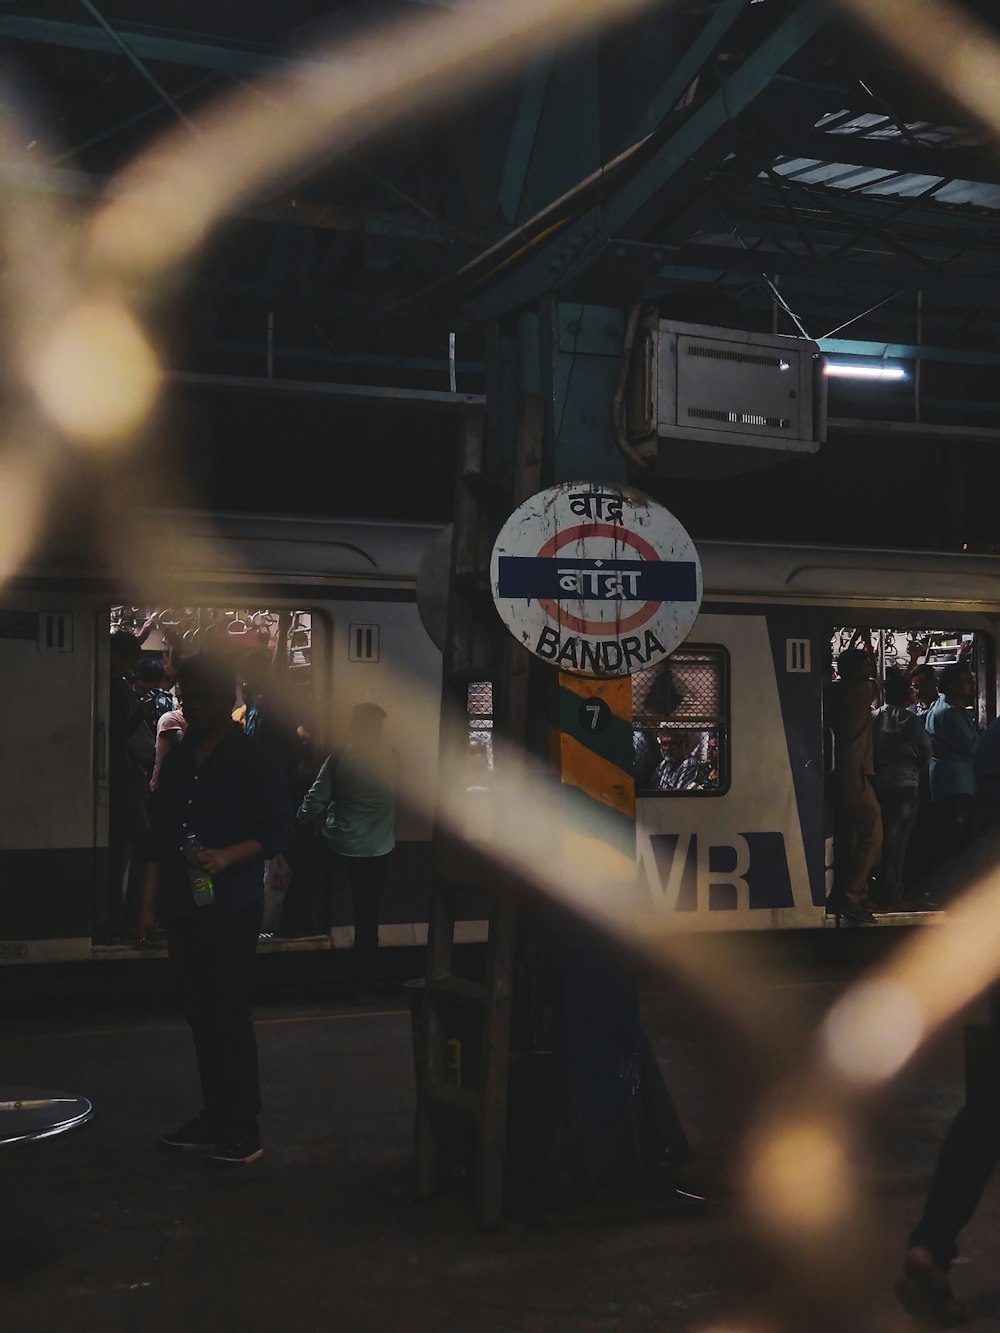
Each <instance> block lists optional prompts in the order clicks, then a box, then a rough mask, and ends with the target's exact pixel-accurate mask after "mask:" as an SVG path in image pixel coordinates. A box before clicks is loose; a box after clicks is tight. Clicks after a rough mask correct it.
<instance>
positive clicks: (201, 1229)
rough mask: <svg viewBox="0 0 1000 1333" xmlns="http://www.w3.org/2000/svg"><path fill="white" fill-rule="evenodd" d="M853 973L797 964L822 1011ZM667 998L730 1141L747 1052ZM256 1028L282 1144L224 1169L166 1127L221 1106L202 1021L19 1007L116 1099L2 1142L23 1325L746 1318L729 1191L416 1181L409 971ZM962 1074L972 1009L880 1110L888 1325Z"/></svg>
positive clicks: (172, 1332)
mask: <svg viewBox="0 0 1000 1333" xmlns="http://www.w3.org/2000/svg"><path fill="white" fill-rule="evenodd" d="M831 994H832V991H831V989H830V987H829V985H828V984H827V983H821V984H819V985H816V984H814V983H812V982H810V981H808V980H805V981H802V980H797V981H791V982H789V983H787V1003H788V1004H789V1005H793V1006H797V1007H800V1008H803V1009H804V1010H809V1009H813V1010H817V1011H818V1010H819V1009H820V1008H821V1007H822V1004H823V1003H824V1002H825V1001H826V1000H827V999H829V997H830V995H831ZM647 1005H648V1012H649V1019H650V1026H651V1029H652V1031H653V1033H654V1040H655V1045H656V1049H657V1054H658V1056H659V1057H660V1058H661V1060H662V1062H663V1065H664V1068H665V1071H666V1073H667V1075H668V1078H669V1080H670V1082H671V1085H672V1087H673V1090H674V1093H675V1095H676V1098H677V1100H678V1103H679V1105H680V1107H681V1110H682V1112H683V1114H684V1117H685V1119H686V1121H687V1124H688V1127H689V1130H690V1133H691V1135H692V1138H693V1139H694V1140H695V1142H696V1144H697V1145H698V1146H699V1148H700V1149H702V1150H703V1151H704V1153H705V1156H706V1158H707V1159H708V1160H710V1161H711V1160H713V1159H720V1158H724V1157H725V1153H726V1149H727V1146H728V1142H729V1141H730V1139H731V1136H732V1135H733V1134H734V1133H735V1132H736V1130H737V1129H738V1120H739V1115H740V1114H741V1110H740V1106H739V1104H738V1103H739V1099H738V1098H734V1096H733V1090H732V1088H727V1087H726V1086H725V1082H726V1076H725V1072H724V1070H725V1065H726V1060H725V1059H724V1058H723V1059H719V1058H709V1057H708V1051H709V1049H710V1047H711V1043H710V1042H707V1041H706V1038H705V1034H704V1033H703V1032H699V1031H697V1030H695V1029H694V1028H687V1029H686V1030H685V1029H684V1028H683V1025H682V1028H681V1029H679V1028H678V1025H677V1024H676V1023H675V1022H674V1021H673V1019H672V1015H673V1016H675V1015H676V1009H675V1006H674V1005H673V1003H665V1002H664V1003H662V1004H661V1003H660V1002H659V1001H658V998H657V996H656V995H653V996H651V997H649V998H648V1000H647ZM258 1035H259V1042H260V1053H261V1071H262V1078H263V1090H264V1099H265V1103H266V1109H265V1114H264V1116H263V1121H262V1124H263V1133H264V1141H265V1149H266V1151H265V1156H264V1158H263V1159H262V1160H261V1161H260V1162H259V1163H257V1164H256V1165H254V1166H251V1167H248V1168H245V1169H238V1170H233V1171H219V1170H215V1169H212V1168H211V1167H210V1166H208V1164H207V1163H205V1162H204V1161H203V1160H197V1159H193V1158H191V1157H188V1156H185V1155H183V1154H170V1153H166V1152H163V1151H160V1150H158V1149H157V1147H156V1137H157V1134H158V1133H159V1132H160V1131H161V1130H163V1129H165V1128H172V1127H174V1126H175V1125H176V1124H179V1123H180V1122H181V1121H183V1120H184V1119H185V1118H186V1117H187V1116H188V1115H189V1114H190V1113H191V1112H192V1111H194V1110H196V1109H197V1099H196V1095H195V1085H194V1067H193V1056H192V1051H191V1045H190V1040H189V1037H188V1033H187V1030H186V1028H185V1027H184V1025H183V1023H182V1022H181V1021H180V1019H179V1018H176V1017H174V1016H173V1014H172V1013H171V1012H165V1013H164V1012H150V1013H146V1014H143V1013H135V1012H134V1011H133V1012H127V1011H126V1008H125V1006H120V1007H119V1008H118V1009H117V1010H115V1011H112V1012H110V1013H104V1014H100V1015H96V1016H95V1015H90V1016H89V1017H86V1018H83V1019H80V1018H74V1016H73V1014H72V1012H70V1011H67V1012H66V1013H64V1014H63V1015H62V1016H58V1017H47V1018H46V1019H44V1020H35V1021H32V1020H18V1021H14V1020H8V1021H7V1022H5V1023H4V1024H3V1025H2V1026H0V1069H2V1071H3V1075H2V1079H3V1081H6V1082H9V1083H17V1084H21V1085H38V1086H46V1087H53V1088H59V1087H61V1088H66V1089H70V1090H74V1091H79V1092H83V1093H85V1094H86V1095H87V1096H89V1097H91V1099H92V1100H93V1102H94V1103H95V1106H96V1108H97V1114H96V1117H95V1119H94V1120H93V1122H92V1123H91V1124H90V1125H89V1126H88V1127H86V1128H85V1129H83V1130H81V1131H79V1132H77V1133H75V1134H72V1135H67V1136H66V1137H65V1138H63V1139H59V1140H52V1141H49V1142H45V1143H40V1144H36V1145H33V1146H31V1147H27V1148H22V1149H9V1150H6V1151H5V1152H4V1153H3V1154H2V1155H0V1181H2V1196H3V1207H2V1213H0V1328H2V1329H3V1330H4V1333H55V1331H59V1333H62V1331H63V1330H65V1331H66V1333H117V1331H118V1330H121V1331H122V1333H161V1331H162V1333H168V1331H169V1333H208V1330H212V1333H312V1331H313V1330H315V1331H316V1333H320V1330H322V1333H329V1331H330V1330H337V1331H338V1333H396V1330H398V1331H399V1333H647V1330H649V1331H650V1333H651V1331H652V1330H685V1333H710V1331H711V1333H721V1330H723V1329H725V1330H726V1333H731V1331H732V1333H735V1331H736V1330H740V1333H742V1329H743V1328H744V1327H745V1325H744V1324H743V1322H742V1321H739V1322H738V1320H739V1301H740V1296H739V1290H740V1286H741V1282H742V1277H741V1271H740V1270H741V1258H740V1256H741V1253H742V1251H741V1242H740V1239H739V1229H738V1223H737V1221H736V1218H735V1216H734V1212H733V1210H732V1208H731V1207H727V1206H726V1205H722V1206H720V1207H716V1208H713V1209H710V1210H707V1211H705V1210H695V1211H689V1210H687V1209H681V1210H680V1211H678V1212H677V1213H676V1214H666V1215H662V1216H656V1217H651V1216H649V1215H647V1216H645V1217H640V1218H628V1217H625V1216H615V1217H609V1216H600V1215H594V1216H584V1217H577V1218H561V1219H548V1220H547V1221H545V1220H542V1219H535V1220H532V1221H530V1222H528V1221H523V1220H522V1221H517V1222H510V1223H508V1224H506V1225H505V1226H504V1227H503V1228H502V1229H500V1230H499V1231H497V1232H495V1233H492V1234H486V1235H484V1234H481V1233H479V1232H477V1230H476V1228H475V1226H474V1224H473V1221H472V1215H471V1209H470V1207H469V1204H468V1201H467V1200H466V1199H465V1198H464V1197H462V1195H461V1193H460V1192H453V1193H448V1194H446V1195H444V1196H442V1197H440V1198H437V1199H435V1200H431V1201H425V1202H417V1201H415V1200H414V1198H413V1194H412V1188H411V1154H412V1122H413V1102H414V1093H413V1072H412V1052H411V1040H410V1022H409V1016H408V1013H407V1011H406V1009H405V1006H404V1005H403V1004H402V1002H401V999H400V998H398V993H397V992H394V991H385V992H383V993H382V994H381V995H380V997H379V1000H378V1002H377V1003H376V1004H374V1005H373V1006H372V1007H371V1008H369V1009H363V1010H355V1009H349V1008H347V1007H345V1006H343V1005H342V1004H338V1003H337V1002H336V1001H334V1000H331V1001H330V1002H328V1003H327V1002H320V1003H312V1004H310V1005H308V1006H302V1005H298V1006H291V1005H287V1004H286V1005H273V1004H272V1005H269V1006H267V1007H263V1008H260V1009H259V1010H258ZM715 1056H716V1057H717V1056H718V1052H717V1051H716V1052H715ZM790 1058H792V1053H791V1052H790ZM720 1066H721V1067H722V1068H721V1069H720ZM961 1077H962V1068H961V1058H960V1039H959V1034H957V1033H952V1034H950V1036H949V1037H948V1038H947V1039H946V1040H944V1041H942V1042H941V1043H940V1044H939V1046H938V1047H937V1048H936V1049H935V1050H934V1051H933V1052H931V1053H930V1054H929V1055H928V1056H927V1057H926V1058H925V1059H924V1060H922V1062H921V1064H920V1066H919V1067H918V1068H917V1069H915V1070H914V1071H913V1072H912V1073H911V1074H910V1075H909V1076H908V1078H907V1079H906V1081H905V1083H904V1085H903V1086H902V1087H901V1088H900V1090H899V1092H898V1094H897V1095H896V1096H895V1098H894V1100H893V1102H892V1104H891V1105H890V1106H889V1107H887V1108H884V1110H883V1112H882V1114H881V1116H880V1119H879V1122H878V1124H877V1125H876V1126H874V1132H875V1155H874V1157H873V1160H872V1164H871V1167H870V1169H869V1172H868V1176H869V1180H870V1185H871V1192H872V1197H873V1201H874V1208H875V1213H876V1218H877V1224H876V1226H875V1227H874V1228H873V1229H872V1231H871V1233H870V1234H871V1236H872V1241H871V1254H870V1259H871V1269H872V1272H871V1276H870V1277H866V1281H867V1282H868V1283H869V1287H870V1300H869V1307H868V1308H869V1317H870V1323H869V1324H867V1325H866V1326H867V1327H871V1328H872V1329H876V1328H877V1329H888V1330H892V1329H897V1328H898V1329H903V1328H906V1327H908V1325H907V1323H906V1321H905V1320H904V1319H903V1318H902V1316H900V1315H898V1314H897V1313H896V1311H895V1308H894V1304H893V1301H892V1298H891V1294H890V1292H891V1284H892V1280H893V1278H894V1276H895V1271H896V1267H897V1265H898V1262H899V1257H900V1254H901V1250H902V1247H903V1244H904V1241H905V1235H906V1230H907V1227H908V1225H909V1224H910V1222H911V1220H912V1218H913V1215H914V1212H915V1210H916V1208H917V1206H918V1203H919V1199H920V1193H921V1183H922V1180H923V1178H924V1176H925V1175H926V1172H927V1170H928V1168H929V1166H930V1164H931V1162H932V1160H933V1155H934V1151H935V1148H936V1144H937V1141H938V1138H939V1136H940V1133H941V1131H942V1129H943V1128H944V1126H945V1124H946V1123H947V1120H948V1119H949V1117H950V1115H951V1114H952V1113H953V1112H954V1110H955V1109H956V1107H957V1106H958V1104H959V1101H960V1097H961ZM720 1108H724V1110H722V1109H720ZM998 1195H1000V1191H994V1193H992V1194H990V1195H989V1196H988V1198H987V1199H986V1200H985V1202H984V1205H983V1207H982V1209H981V1212H980V1216H979V1217H978V1218H977V1219H976V1221H975V1223H974V1224H973V1226H972V1227H971V1228H970V1229H969V1232H968V1233H967V1243H966V1249H965V1258H966V1262H965V1263H964V1264H963V1266H962V1267H961V1268H959V1269H958V1270H957V1277H956V1281H957V1285H958V1286H959V1287H960V1288H962V1289H963V1291H966V1292H972V1293H975V1294H976V1296H977V1299H978V1300H979V1302H980V1309H981V1317H980V1321H979V1322H978V1323H977V1327H983V1328H997V1329H1000V1306H998V1305H997V1300H996V1296H997V1288H998V1265H997V1262H996V1253H997V1248H998V1243H1000V1197H998ZM991 1310H992V1311H993V1312H992V1313H991Z"/></svg>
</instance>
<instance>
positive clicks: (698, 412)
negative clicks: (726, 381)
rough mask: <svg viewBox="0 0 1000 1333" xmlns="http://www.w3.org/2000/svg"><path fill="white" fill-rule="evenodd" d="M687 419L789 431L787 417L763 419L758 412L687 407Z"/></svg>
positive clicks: (789, 423) (789, 424)
mask: <svg viewBox="0 0 1000 1333" xmlns="http://www.w3.org/2000/svg"><path fill="white" fill-rule="evenodd" d="M687 414H688V416H689V417H697V418H698V419H699V420H701V421H725V422H726V424H727V425H733V426H767V427H768V429H769V430H791V428H792V423H791V421H790V420H789V419H788V417H765V416H762V415H761V413H759V412H725V411H723V410H722V409H721V408H717V407H689V408H688V410H687Z"/></svg>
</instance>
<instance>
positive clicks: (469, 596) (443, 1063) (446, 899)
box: [416, 395, 542, 1229]
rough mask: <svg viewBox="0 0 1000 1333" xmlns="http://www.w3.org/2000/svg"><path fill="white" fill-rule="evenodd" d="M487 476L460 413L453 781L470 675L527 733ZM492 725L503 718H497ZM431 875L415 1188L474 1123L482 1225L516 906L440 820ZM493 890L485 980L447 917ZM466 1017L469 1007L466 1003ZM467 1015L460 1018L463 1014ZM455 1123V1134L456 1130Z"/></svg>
mask: <svg viewBox="0 0 1000 1333" xmlns="http://www.w3.org/2000/svg"><path fill="white" fill-rule="evenodd" d="M541 436H542V406H541V401H540V399H539V398H538V397H537V396H535V395H526V396H525V397H524V398H523V399H522V404H521V412H520V417H519V420H518V448H517V462H516V469H515V472H516V479H515V506H516V505H517V504H520V503H521V501H522V499H524V498H526V496H528V495H530V494H533V492H534V491H535V490H537V483H538V472H539V459H540V455H541ZM489 504H490V495H489V492H488V489H487V487H486V486H485V484H484V478H483V422H482V418H481V417H479V416H477V415H473V414H471V413H470V414H469V416H468V417H467V418H466V420H465V422H464V429H463V442H462V451H461V465H460V475H459V479H458V484H457V492H456V504H455V523H454V537H453V541H452V556H451V586H450V592H449V599H448V618H447V630H446V638H445V646H444V651H443V662H442V733H441V735H442V744H441V764H442V769H446V768H447V766H448V765H449V764H450V765H451V766H452V767H453V770H455V771H453V773H452V774H450V775H449V773H448V772H447V771H446V772H444V773H443V774H442V780H443V781H448V780H449V776H451V777H452V778H454V780H457V781H461V773H462V770H463V769H464V766H465V764H464V761H465V755H466V753H467V750H468V711H467V710H468V700H467V691H468V685H469V683H470V682H471V681H473V680H490V681H491V682H492V683H493V686H494V700H495V704H494V726H495V727H497V730H498V731H502V732H503V734H504V735H505V736H506V737H507V738H508V739H512V740H515V741H517V740H520V741H521V742H522V743H523V739H524V734H525V722H526V717H527V685H528V670H527V654H526V653H525V651H524V650H523V649H522V648H520V647H519V645H518V644H517V643H516V642H515V641H514V639H513V638H512V637H510V636H509V635H506V634H505V633H504V632H503V629H502V627H501V626H499V624H498V620H497V617H496V613H495V611H494V608H493V603H492V596H491V592H490V585H489V557H490V551H491V549H492V534H493V531H494V526H495V524H494V518H495V516H494V515H493V514H491V513H490V512H489ZM498 724H499V725H498ZM431 874H432V882H431V896H430V903H429V911H428V940H427V969H426V978H425V983H424V995H423V1013H422V1025H421V1036H422V1041H421V1048H420V1052H419V1058H418V1101H417V1124H416V1175H417V1190H418V1193H419V1194H421V1195H424V1196H426V1195H430V1194H433V1193H436V1192H437V1191H438V1189H439V1188H440V1184H441V1178H442V1175H443V1173H444V1170H445V1168H446V1164H447V1157H448V1144H449V1142H450V1141H454V1139H455V1138H456V1137H460V1135H461V1132H462V1130H465V1131H467V1130H468V1127H469V1125H470V1124H471V1125H472V1126H474V1149H473V1151H472V1154H471V1155H472V1159H473V1160H472V1173H473V1179H474V1187H475V1209H476V1220H477V1222H478V1223H479V1225H480V1227H482V1228H484V1229H490V1228H493V1227H496V1226H498V1225H499V1224H500V1221H501V1220H502V1216H503V1198H504V1167H505V1161H506V1141H507V1086H508V1073H509V1065H510V1016H511V1000H512V977H513V965H514V933H515V926H516V909H515V906H514V900H513V895H512V893H511V892H510V891H509V889H508V888H507V887H506V886H505V885H504V883H503V882H502V880H501V879H498V877H497V873H496V871H495V870H494V869H493V868H491V867H490V866H488V865H487V864H485V863H484V861H483V859H482V858H481V857H478V856H477V854H476V853H475V851H474V850H472V849H470V848H467V847H465V846H463V845H462V843H461V840H460V839H458V838H456V837H455V835H454V834H452V833H450V832H449V831H447V830H445V829H444V828H442V827H441V825H440V823H439V824H438V825H436V827H435V830H434V834H433V838H432V871H431ZM486 879H488V881H489V884H490V887H489V889H488V890H487V892H486V896H487V898H488V900H489V940H488V945H487V966H486V979H485V982H483V981H475V980H471V979H469V978H466V977H462V976H458V975H457V974H456V973H455V965H454V952H455V916H456V902H457V897H458V894H459V893H460V892H461V890H462V889H463V888H468V887H475V888H476V889H477V890H478V891H482V887H483V881H484V880H486ZM469 1006H474V1007H475V1009H476V1010H477V1011H479V1012H480V1013H481V1016H482V1045H481V1059H480V1075H479V1080H478V1086H477V1087H476V1088H474V1089H473V1088H468V1087H464V1086H462V1085H461V1080H460V1078H459V1081H458V1082H455V1081H451V1080H450V1078H449V1075H450V1074H453V1073H454V1072H455V1071H454V1068H453V1067H450V1063H449V1039H450V1038H453V1036H454V1030H455V1019H456V1014H457V1010H458V1009H459V1008H460V1007H463V1008H465V1009H466V1011H468V1007H469ZM465 1016H466V1018H468V1012H466V1015H465ZM464 1026H468V1025H467V1023H466V1024H465V1025H464ZM456 1130H457V1131H458V1133H457V1134H456Z"/></svg>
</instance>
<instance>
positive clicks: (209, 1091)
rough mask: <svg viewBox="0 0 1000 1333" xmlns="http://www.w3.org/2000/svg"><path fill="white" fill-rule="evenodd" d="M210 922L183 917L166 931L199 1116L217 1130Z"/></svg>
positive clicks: (217, 1098) (217, 1093)
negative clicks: (189, 1041) (194, 1064)
mask: <svg viewBox="0 0 1000 1333" xmlns="http://www.w3.org/2000/svg"><path fill="white" fill-rule="evenodd" d="M211 924H212V923H211V922H210V921H208V920H206V919H204V918H199V917H183V918H181V920H180V921H176V922H173V923H172V924H171V927H170V932H169V950H170V960H171V962H172V963H173V965H174V967H175V968H176V971H177V976H178V979H179V981H180V985H181V1003H182V1006H183V1011H184V1017H185V1019H186V1020H187V1024H188V1026H189V1027H190V1029H191V1036H192V1038H193V1039H194V1049H195V1056H196V1057H197V1060H198V1077H199V1080H200V1083H201V1096H202V1110H201V1118H202V1119H203V1120H204V1121H205V1123H206V1124H207V1125H208V1126H209V1127H210V1128H211V1129H212V1130H213V1132H214V1131H215V1130H216V1128H217V1126H216V1120H217V1117H218V1105H219V1089H218V1060H217V1058H216V1038H215V1031H214V1027H213V1024H212V1021H211V1016H212V984H213V983H212V972H213V968H212V948H211V946H212V933H211V929H210V927H211Z"/></svg>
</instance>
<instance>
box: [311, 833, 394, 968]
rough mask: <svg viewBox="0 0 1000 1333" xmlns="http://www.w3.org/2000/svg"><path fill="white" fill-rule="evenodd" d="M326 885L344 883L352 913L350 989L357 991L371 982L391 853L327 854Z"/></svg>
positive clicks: (329, 852) (328, 852) (330, 852)
mask: <svg viewBox="0 0 1000 1333" xmlns="http://www.w3.org/2000/svg"><path fill="white" fill-rule="evenodd" d="M327 857H328V858H329V859H328V863H327V871H328V874H327V883H328V884H329V885H331V886H332V885H333V884H337V883H345V882H346V884H347V885H348V887H349V888H350V891H351V907H352V909H353V912H354V948H353V949H352V950H351V970H350V985H351V987H352V989H354V990H357V989H358V988H359V987H360V986H364V985H367V983H368V982H369V981H370V979H371V975H372V971H373V968H374V963H375V955H376V953H377V952H378V919H379V908H380V906H381V903H382V894H383V892H384V891H385V883H386V879H387V877H388V872H389V861H390V859H391V857H392V853H391V852H388V853H387V854H386V855H385V856H341V854H340V853H339V852H332V851H327Z"/></svg>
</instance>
